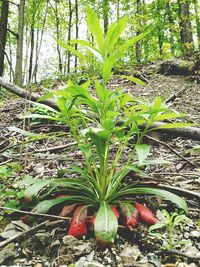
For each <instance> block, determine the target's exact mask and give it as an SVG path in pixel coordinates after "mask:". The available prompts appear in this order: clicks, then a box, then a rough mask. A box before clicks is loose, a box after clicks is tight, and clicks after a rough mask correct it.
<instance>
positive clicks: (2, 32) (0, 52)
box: [0, 0, 9, 76]
mask: <svg viewBox="0 0 200 267" xmlns="http://www.w3.org/2000/svg"><path fill="white" fill-rule="evenodd" d="M8 9H9V2H8V1H7V0H3V2H2V6H1V18H0V76H3V69H4V55H5V47H6V35H7V25H8Z"/></svg>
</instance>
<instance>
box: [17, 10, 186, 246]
mask: <svg viewBox="0 0 200 267" xmlns="http://www.w3.org/2000/svg"><path fill="white" fill-rule="evenodd" d="M86 20H87V25H88V31H89V32H90V33H91V34H92V35H93V37H94V42H88V41H85V40H71V41H70V42H67V43H66V42H64V41H61V40H56V41H57V43H58V44H59V45H61V46H62V47H63V48H65V49H66V50H68V51H69V52H71V53H73V54H74V55H75V56H76V57H77V58H79V61H80V63H81V62H86V63H87V64H89V65H92V64H93V63H94V58H95V66H97V67H98V68H97V70H98V77H101V79H100V80H98V79H96V78H95V79H94V81H92V82H91V81H86V82H85V83H83V84H81V85H79V84H74V83H72V82H71V81H68V83H67V85H66V87H65V88H62V89H58V90H55V91H50V92H49V93H47V94H46V95H44V96H43V97H42V98H41V100H44V99H49V98H53V99H54V101H55V102H56V104H57V109H53V108H50V107H48V106H47V105H44V104H41V103H35V105H36V106H38V107H40V108H44V109H46V110H47V111H49V113H48V112H46V113H44V114H45V115H43V114H36V113H34V114H26V115H24V117H25V118H40V119H42V118H45V119H51V120H54V121H55V122H59V123H64V124H67V125H68V127H69V131H70V134H71V137H72V138H73V139H74V140H75V141H76V143H77V148H78V149H79V150H80V151H81V153H82V158H83V166H82V167H79V166H71V169H70V170H69V171H68V172H66V173H65V175H67V178H64V177H62V178H55V179H52V178H49V179H29V180H24V181H20V182H19V183H18V186H22V185H23V186H24V185H26V186H28V188H27V189H26V190H25V192H24V197H25V199H26V200H27V201H29V202H31V201H33V200H37V201H38V204H37V205H36V206H35V207H34V209H33V212H36V213H47V212H49V210H50V209H52V207H54V206H55V207H59V206H60V205H63V208H62V210H61V211H60V214H61V215H62V216H67V214H71V213H73V216H72V220H71V223H70V226H69V231H68V233H69V234H72V235H74V236H76V237H81V236H83V235H86V234H87V214H88V211H89V210H90V209H92V210H94V213H95V217H93V219H92V220H91V221H90V227H91V228H92V229H94V233H95V237H96V239H97V241H98V243H99V244H103V245H109V244H111V243H112V242H113V241H114V238H115V236H116V234H117V231H118V218H117V217H118V212H119V210H120V214H121V216H122V217H123V218H124V223H125V225H126V226H127V227H128V228H129V229H132V228H134V227H135V226H137V224H138V221H142V222H145V223H149V224H154V223H155V222H156V219H155V216H154V215H153V213H152V212H151V211H150V210H149V209H148V208H147V207H145V206H144V205H142V204H139V203H136V204H135V205H132V204H131V203H127V197H129V198H130V196H133V197H135V196H138V195H157V196H159V197H162V198H164V199H167V200H169V201H171V202H173V203H175V205H177V206H178V207H179V208H180V209H182V210H184V211H185V212H187V210H188V207H187V204H186V202H185V200H184V199H183V198H181V197H179V196H177V195H175V194H173V193H171V192H168V191H165V190H161V189H158V188H154V187H146V186H144V185H142V184H141V183H133V184H130V185H129V184H126V183H125V182H124V178H125V177H126V176H127V175H128V174H129V173H130V172H131V171H134V172H142V171H141V169H142V168H143V167H144V166H146V165H149V164H169V163H170V162H167V161H165V160H163V159H154V160H149V159H148V155H149V151H150V146H149V145H147V144H143V143H142V140H143V137H144V136H145V135H146V134H148V133H149V132H151V131H153V130H155V129H159V128H175V127H184V126H188V125H191V124H187V123H176V122H169V123H166V124H165V125H164V126H163V125H162V126H160V127H157V128H151V126H152V125H153V124H154V123H155V122H160V121H163V120H168V121H169V120H174V119H176V118H179V117H182V116H184V114H180V113H177V112H175V111H174V110H172V109H170V107H169V105H167V104H166V103H165V102H164V101H163V99H162V98H161V97H156V98H155V100H154V101H153V102H151V103H148V102H146V101H144V100H141V99H138V98H135V97H133V96H132V95H130V94H127V93H124V92H123V90H122V89H121V88H120V87H119V88H117V89H115V90H111V89H110V88H109V87H108V81H109V80H110V78H111V76H112V70H113V67H114V66H115V63H116V62H117V61H118V60H119V59H120V58H121V57H123V55H124V54H125V53H126V51H127V50H128V49H129V48H131V47H132V46H133V45H134V44H135V43H136V42H138V41H140V40H141V39H142V38H147V37H148V34H150V32H151V29H150V30H148V31H147V32H145V33H142V34H140V35H138V36H136V37H135V38H132V39H129V40H124V42H120V41H119V38H121V35H122V33H123V31H124V29H125V27H126V23H127V21H128V17H127V16H125V17H123V18H121V19H119V20H118V21H116V22H114V23H112V24H111V25H110V27H109V28H108V31H107V33H106V34H104V33H103V31H102V28H101V26H100V20H99V18H98V16H97V14H96V13H95V12H94V11H93V10H92V9H91V8H90V7H89V6H88V7H87V10H86ZM76 44H78V45H79V46H80V47H82V50H80V49H79V50H76V49H75V48H74V46H75V45H76ZM121 77H122V78H124V79H128V80H130V81H132V82H134V83H137V84H139V85H141V86H144V82H143V81H141V80H139V79H137V78H134V77H132V76H123V75H122V76H121ZM90 85H92V86H93V90H91V89H90ZM15 130H18V131H20V132H21V133H22V130H20V129H16V128H15ZM23 133H24V134H26V133H25V131H24V132H23ZM29 134H30V133H29ZM37 138H38V136H37ZM133 140H135V143H133ZM127 150H128V151H130V152H129V153H128V154H127V153H125V152H126V151H127ZM125 155H127V156H126V162H125V163H124V157H125ZM119 166H121V167H120V168H119ZM71 173H73V174H76V178H72V177H71ZM73 177H74V175H73ZM60 192H65V193H64V195H62V196H60V197H54V196H58V195H59V193H60ZM116 203H120V204H119V205H118V206H113V205H115V204H116ZM94 213H93V214H94ZM93 214H91V215H92V216H93Z"/></svg>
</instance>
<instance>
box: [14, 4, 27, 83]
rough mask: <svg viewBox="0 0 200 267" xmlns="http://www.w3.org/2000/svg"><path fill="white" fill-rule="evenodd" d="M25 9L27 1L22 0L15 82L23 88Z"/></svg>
mask: <svg viewBox="0 0 200 267" xmlns="http://www.w3.org/2000/svg"><path fill="white" fill-rule="evenodd" d="M24 7H25V0H20V4H19V17H18V35H19V38H18V40H17V58H16V66H15V77H14V81H15V83H16V84H17V85H19V86H22V84H23V73H22V64H23V39H24V38H23V37H24Z"/></svg>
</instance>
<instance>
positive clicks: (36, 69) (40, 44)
mask: <svg viewBox="0 0 200 267" xmlns="http://www.w3.org/2000/svg"><path fill="white" fill-rule="evenodd" d="M48 8H49V0H46V8H45V14H44V20H43V25H42V31H41V35H40V42H39V45H38V46H37V45H36V56H35V66H34V70H33V77H34V80H35V82H37V71H38V60H39V55H40V50H41V47H42V41H43V35H44V28H45V24H46V19H47V13H48ZM38 35H39V31H38V32H37V40H38V39H39V36H38ZM37 44H38V41H37Z"/></svg>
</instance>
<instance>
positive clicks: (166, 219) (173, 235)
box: [149, 210, 190, 250]
mask: <svg viewBox="0 0 200 267" xmlns="http://www.w3.org/2000/svg"><path fill="white" fill-rule="evenodd" d="M159 217H160V220H159V221H158V222H157V223H156V224H155V225H152V226H151V227H150V228H149V233H150V235H152V236H155V237H156V238H159V239H161V240H163V248H164V249H167V250H172V249H175V247H176V246H177V245H180V244H186V243H188V242H190V241H188V240H183V239H182V240H180V238H179V233H178V231H180V229H178V226H179V228H180V226H181V225H183V224H184V223H187V222H190V219H189V218H188V217H187V216H186V215H185V214H183V213H178V212H173V213H168V212H167V211H166V210H162V211H161V212H160V215H159ZM161 228H164V229H165V230H166V232H167V235H166V239H164V236H163V234H161V233H158V232H156V230H160V229H161Z"/></svg>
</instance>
